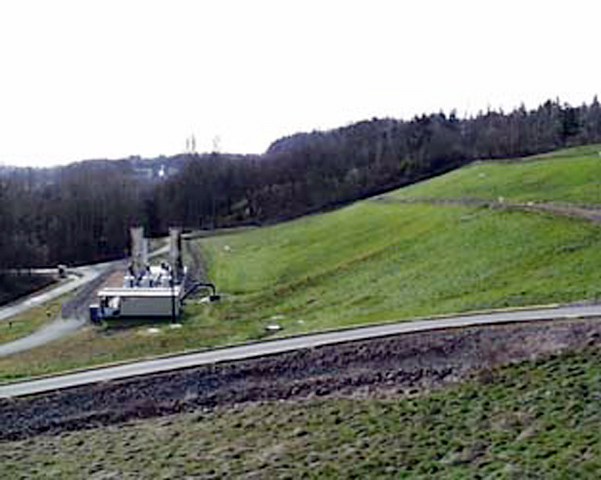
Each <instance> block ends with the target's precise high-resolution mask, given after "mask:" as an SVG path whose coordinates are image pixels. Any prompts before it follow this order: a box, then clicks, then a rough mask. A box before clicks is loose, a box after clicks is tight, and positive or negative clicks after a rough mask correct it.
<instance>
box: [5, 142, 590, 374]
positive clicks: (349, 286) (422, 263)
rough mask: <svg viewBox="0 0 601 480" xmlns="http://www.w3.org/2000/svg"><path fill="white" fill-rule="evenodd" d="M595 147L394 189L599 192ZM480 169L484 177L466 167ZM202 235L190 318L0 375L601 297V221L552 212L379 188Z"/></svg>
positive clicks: (87, 343)
mask: <svg viewBox="0 0 601 480" xmlns="http://www.w3.org/2000/svg"><path fill="white" fill-rule="evenodd" d="M597 148H598V147H594V146H593V147H586V148H580V149H576V150H572V151H562V152H557V153H555V154H553V155H548V156H546V157H545V159H544V160H543V159H540V158H539V159H535V160H528V161H523V162H517V161H516V162H502V163H494V164H493V163H491V164H479V165H475V166H471V167H467V168H465V169H462V170H459V171H456V172H452V173H450V174H448V175H445V176H443V177H439V178H436V179H433V180H431V181H429V182H424V183H423V184H420V185H415V186H411V187H409V188H405V189H401V190H399V191H398V192H395V193H393V194H390V196H391V197H392V198H393V200H394V196H395V195H396V196H401V197H402V196H410V197H411V198H417V197H419V195H422V194H421V193H419V192H424V193H423V196H427V197H432V196H435V195H434V194H435V193H436V192H439V194H440V196H441V197H452V196H453V195H455V196H456V197H464V196H469V197H477V196H480V197H483V198H484V197H485V194H486V193H487V192H488V193H487V194H488V195H489V196H490V198H495V197H497V196H498V195H503V196H505V197H506V198H515V199H530V198H532V199H536V200H540V199H541V198H543V197H544V195H547V196H546V197H545V198H548V199H551V200H553V201H559V202H567V201H576V200H575V199H578V202H583V203H594V202H595V201H596V200H595V195H596V194H598V190H599V188H598V180H597V179H598V178H601V176H599V175H597V172H598V173H600V174H601V158H599V157H598V153H596V152H597ZM479 170H483V171H486V175H484V176H480V173H483V172H482V171H479ZM474 172H476V175H474ZM528 172H529V173H528ZM474 178H475V179H476V180H478V181H480V180H482V181H486V185H485V187H482V188H481V186H478V185H476V184H474V183H473V182H472V184H470V183H469V182H468V181H467V179H471V180H474ZM526 178H531V180H532V181H529V182H527V181H525V179H526ZM470 185H472V186H470ZM468 187H469V188H468ZM476 187H478V188H476ZM470 189H471V190H470ZM416 192H417V193H416ZM466 192H467V193H466ZM474 192H475V193H474ZM491 192H492V193H491ZM511 192H513V193H511ZM486 198H488V197H486ZM599 203H600V204H601V201H600V202H599ZM194 242H196V244H197V245H198V246H199V247H200V248H202V250H203V251H204V253H205V257H206V258H207V260H208V267H209V277H210V279H211V280H212V281H214V282H215V284H216V285H217V287H218V290H219V291H220V292H221V293H222V294H223V299H222V301H221V302H219V303H213V304H206V303H199V302H196V301H194V300H192V301H190V302H188V304H187V305H186V308H185V314H184V316H183V318H182V323H183V326H182V328H170V326H169V325H168V324H163V325H157V326H156V328H157V330H155V331H154V332H153V333H150V332H149V331H148V326H142V327H137V328H129V329H126V330H110V329H109V330H106V331H96V330H94V329H91V328H88V329H87V330H84V331H82V332H79V333H78V334H76V335H74V336H71V337H69V338H66V339H63V340H61V341H57V342H54V343H52V344H50V345H47V346H44V347H41V348H38V349H35V350H34V351H32V352H26V353H23V354H19V355H14V356H11V357H7V358H2V359H0V379H9V378H16V377H22V376H26V375H34V374H40V373H50V372H55V371H60V370H65V369H70V368H77V367H85V366H90V365H97V364H101V363H107V362H114V361H121V360H126V359H132V358H139V357H145V356H152V355H157V354H165V353H173V352H180V351H183V350H191V349H201V348H211V347H215V346H221V345H226V344H232V343H239V342H245V341H249V340H257V339H261V338H264V337H266V336H267V335H268V332H267V330H266V327H267V326H268V325H270V324H273V323H277V324H278V325H280V326H281V327H283V329H282V330H281V331H280V332H278V333H275V334H273V333H270V335H291V334H298V333H305V332H310V331H319V330H324V329H330V328H339V327H344V326H353V325H360V324H366V323H372V322H385V321H395V320H411V319H413V318H416V317H427V316H430V315H437V314H450V313H455V312H468V311H474V310H482V309H490V308H503V307H519V306H526V305H534V304H546V303H555V302H572V301H595V300H598V299H599V298H601V270H600V269H599V268H598V265H600V264H601V227H600V226H599V225H597V224H594V223H591V222H587V221H585V220H581V219H577V218H570V217H562V216H553V215H551V214H550V213H532V212H531V213H528V212H520V211H511V210H503V209H498V208H488V207H485V206H473V205H437V204H421V203H415V204H414V203H402V202H396V201H392V202H386V201H377V199H372V200H366V201H362V202H357V203H355V204H353V205H351V206H349V207H346V208H343V209H340V210H338V211H335V212H330V213H325V214H321V215H313V216H309V217H305V218H302V219H298V220H295V221H291V222H286V223H283V224H280V225H275V226H270V227H265V228H260V229H255V230H251V231H244V232H241V233H237V234H232V235H222V236H217V237H211V238H202V239H197V240H194Z"/></svg>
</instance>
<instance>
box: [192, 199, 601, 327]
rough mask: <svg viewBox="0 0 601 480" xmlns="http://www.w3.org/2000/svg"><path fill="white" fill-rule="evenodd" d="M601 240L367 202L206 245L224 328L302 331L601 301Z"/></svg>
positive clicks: (531, 224)
mask: <svg viewBox="0 0 601 480" xmlns="http://www.w3.org/2000/svg"><path fill="white" fill-rule="evenodd" d="M600 234H601V231H600V230H599V228H598V227H596V226H594V225H590V224H588V223H585V222H584V221H579V220H573V219H565V218H555V217H551V216H544V215H536V214H526V213H520V212H505V211H495V210H491V209H487V208H475V207H452V208H448V207H447V208H444V207H436V206H428V205H394V204H392V205H391V204H375V203H370V202H363V203H360V204H356V205H354V206H351V207H349V208H346V209H343V210H341V211H338V212H335V213H331V214H327V215H321V216H315V217H311V218H307V219H303V220H299V221H296V222H291V223H288V224H283V225H278V226H275V227H270V228H266V229H262V230H258V231H254V232H251V233H248V234H245V235H239V236H233V237H219V238H214V239H210V240H206V241H203V243H202V246H203V248H204V249H205V250H206V251H207V252H208V258H209V261H210V265H211V270H210V272H211V277H212V278H213V279H214V281H215V282H216V283H217V285H218V286H219V288H220V289H221V290H222V291H224V292H226V293H227V294H228V297H226V300H225V301H224V303H223V305H222V306H221V307H220V313H221V314H222V315H224V316H223V319H224V320H229V321H232V320H233V321H236V320H240V321H244V322H249V321H252V320H256V321H260V320H267V319H269V318H273V317H274V316H278V318H280V323H282V324H283V325H285V327H286V328H287V329H288V330H290V331H303V330H305V329H315V328H327V327H333V326H337V325H350V324H357V323H364V322H373V321H383V320H392V319H402V318H412V317H415V316H423V315H431V314H440V313H448V312H454V311H468V310H478V309H485V308H498V307H507V306H519V305H529V304H536V303H546V302H558V301H559V302H563V301H570V300H578V299H591V298H596V297H597V296H599V294H600V293H601V287H598V286H597V285H599V280H600V279H601V275H600V274H599V273H597V269H596V268H595V264H596V263H597V261H599V260H601V255H600V253H599V252H598V247H599V246H600V242H601V235H600ZM193 312H194V309H193V308H192V309H190V314H191V315H193V314H194V313H193ZM301 320H302V323H300V324H299V321H301Z"/></svg>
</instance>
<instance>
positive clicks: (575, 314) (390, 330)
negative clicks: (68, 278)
mask: <svg viewBox="0 0 601 480" xmlns="http://www.w3.org/2000/svg"><path fill="white" fill-rule="evenodd" d="M593 317H601V305H588V306H564V307H549V308H540V309H532V310H516V311H502V312H494V313H485V314H472V315H462V316H456V317H448V318H436V319H430V320H420V321H415V322H402V323H391V324H385V325H377V326H370V327H360V328H354V329H348V330H340V331H332V332H325V333H317V334H311V335H303V336H298V337H291V338H284V339H279V340H271V341H266V342H258V343H253V344H248V345H240V346H235V347H227V348H221V349H217V350H210V351H203V352H198V353H190V354H185V355H176V356H172V357H164V358H157V359H153V360H146V361H139V362H132V363H127V364H122V365H117V366H112V367H101V368H96V369H92V370H86V371H81V372H76V373H70V374H66V375H59V376H54V377H47V378H41V379H38V380H30V381H24V382H18V383H12V384H7V385H1V386H0V398H2V397H16V396H24V395H32V394H36V393H42V392H49V391H54V390H59V389H63V388H70V387H77V386H82V385H89V384H93V383H97V382H106V381H111V380H118V379H124V378H128V377H133V376H138V375H147V374H152V373H159V372H166V371H169V370H176V369H180V368H187V367H196V366H200V365H206V364H211V363H216V362H225V361H232V360H244V359H250V358H255V357H260V356H264V355H272V354H277V353H282V352H288V351H291V350H298V349H303V348H313V347H317V346H321V345H330V344H335V343H341V342H349V341H353V340H365V339H369V338H376V337H384V336H389V335H398V334H403V333H411V332H426V331H430V330H438V329H444V328H456V327H472V326H482V325H493V324H502V323H515V322H531V321H540V320H554V319H576V318H593Z"/></svg>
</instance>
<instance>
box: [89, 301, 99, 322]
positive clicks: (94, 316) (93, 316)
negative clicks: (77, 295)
mask: <svg viewBox="0 0 601 480" xmlns="http://www.w3.org/2000/svg"><path fill="white" fill-rule="evenodd" d="M90 321H91V322H92V323H96V324H98V323H100V306H99V305H90Z"/></svg>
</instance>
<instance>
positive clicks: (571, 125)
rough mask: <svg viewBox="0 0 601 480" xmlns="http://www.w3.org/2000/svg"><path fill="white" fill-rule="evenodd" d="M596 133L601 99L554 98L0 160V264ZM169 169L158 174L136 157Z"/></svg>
mask: <svg viewBox="0 0 601 480" xmlns="http://www.w3.org/2000/svg"><path fill="white" fill-rule="evenodd" d="M596 142H601V105H600V104H599V102H598V100H597V98H595V99H593V101H592V102H591V103H590V104H584V105H581V106H578V107H573V106H570V105H568V104H565V103H561V102H560V101H559V100H554V101H551V100H549V101H547V102H546V103H544V104H543V105H541V106H539V107H538V108H536V109H533V110H526V109H525V108H524V107H523V106H522V107H520V108H517V109H515V110H513V111H511V112H509V113H504V112H502V111H494V110H491V111H487V112H482V113H479V114H478V115H475V116H472V117H469V118H458V117H457V115H456V114H455V113H454V112H451V113H450V114H445V113H434V114H430V115H421V116H417V117H415V118H413V119H412V120H408V121H405V120H395V119H390V118H386V119H377V118H374V119H372V120H367V121H362V122H358V123H355V124H352V125H349V126H345V127H341V128H337V129H333V130H330V131H315V132H312V133H299V134H295V135H292V136H289V137H285V138H282V139H279V140H277V141H275V142H274V143H273V144H272V145H271V146H270V147H269V149H268V150H267V151H266V152H265V153H264V154H262V155H232V154H222V153H217V152H214V153H210V154H181V155H176V156H173V157H161V158H158V159H148V160H144V159H139V158H136V159H126V160H118V161H108V160H96V161H85V162H79V163H75V164H71V165H68V166H65V167H56V168H52V169H32V168H4V169H1V170H0V229H1V231H2V235H1V236H0V271H5V272H7V271H8V270H10V269H15V268H20V269H27V268H31V267H38V266H52V265H56V264H57V263H68V264H81V263H88V262H93V261H100V260H107V259H112V258H119V257H122V256H123V255H125V254H126V251H127V247H128V236H129V232H128V229H129V227H130V226H132V225H143V226H144V227H145V229H146V231H147V232H148V233H150V234H151V235H155V236H158V235H162V234H165V232H166V231H167V228H168V226H169V225H181V226H184V227H185V228H188V229H198V228H214V227H226V226H235V225H244V224H264V223H269V222H275V221H280V220H283V219H288V218H293V217H297V216H300V215H303V214H307V213H311V212H316V211H320V210H323V209H328V208H332V207H335V206H338V205H342V204H345V203H348V202H351V201H353V200H357V199H360V198H364V197H367V196H370V195H374V194H377V193H380V192H384V191H387V190H390V189H393V188H397V187H400V186H403V185H407V184H410V183H413V182H416V181H418V180H421V179H425V178H428V177H431V176H433V175H438V174H440V173H443V172H446V171H449V170H451V169H454V168H457V167H459V166H461V165H464V164H466V163H469V162H471V161H473V160H475V159H503V158H515V157H522V156H527V155H531V154H537V153H543V152H548V151H550V150H553V149H556V148H559V147H566V146H574V145H582V144H587V143H596ZM144 168H146V169H147V170H149V169H150V170H149V171H151V170H152V169H154V170H156V169H157V168H162V169H165V168H166V169H167V170H168V171H169V172H171V173H170V174H169V175H165V176H164V177H160V178H157V177H156V176H153V175H142V176H141V175H139V172H140V170H141V169H144Z"/></svg>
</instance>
